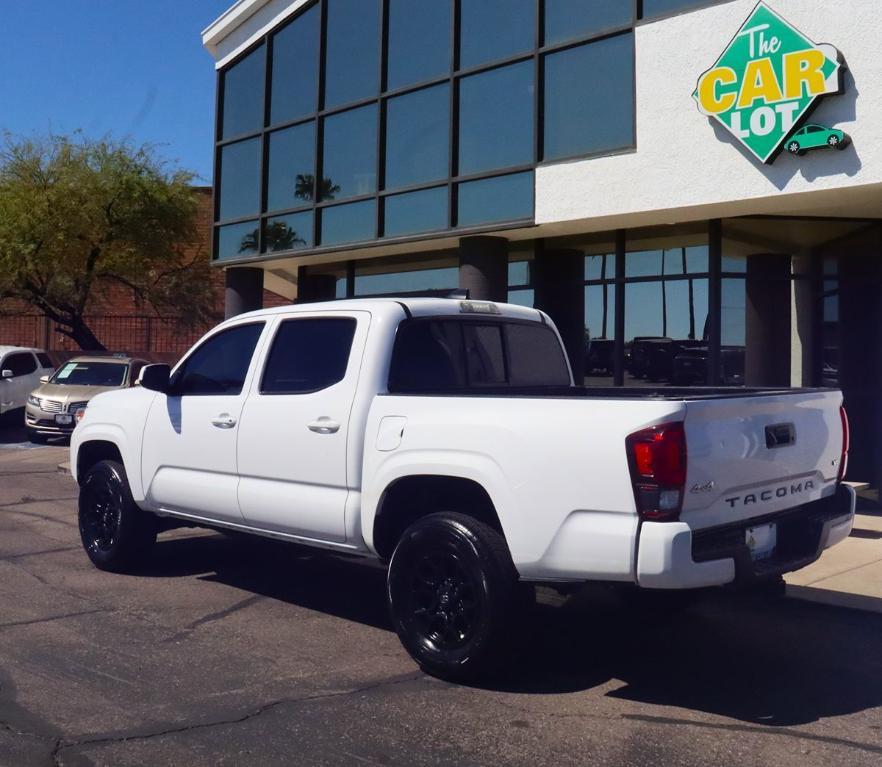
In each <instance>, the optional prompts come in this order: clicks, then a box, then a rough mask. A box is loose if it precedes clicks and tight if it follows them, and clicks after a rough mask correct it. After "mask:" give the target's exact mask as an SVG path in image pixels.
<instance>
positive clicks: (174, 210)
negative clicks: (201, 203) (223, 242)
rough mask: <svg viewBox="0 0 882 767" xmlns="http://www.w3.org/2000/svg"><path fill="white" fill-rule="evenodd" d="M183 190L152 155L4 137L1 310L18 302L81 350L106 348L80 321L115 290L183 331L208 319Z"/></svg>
mask: <svg viewBox="0 0 882 767" xmlns="http://www.w3.org/2000/svg"><path fill="white" fill-rule="evenodd" d="M192 181H193V175H192V174H191V173H188V172H186V171H182V170H175V169H171V170H170V169H169V168H168V167H167V166H166V164H165V163H164V162H163V161H162V160H160V159H159V158H158V157H157V156H156V153H155V151H154V149H153V148H152V147H150V146H143V147H133V146H131V145H130V144H128V143H124V142H115V141H111V140H107V139H101V140H92V139H88V138H85V137H83V136H80V135H74V136H73V137H65V136H50V137H48V138H46V139H42V140H35V139H15V138H13V137H11V136H9V135H6V136H4V141H3V144H2V147H0V309H2V308H3V304H4V303H5V304H7V305H9V304H10V302H25V303H26V304H29V305H30V306H32V307H34V308H36V309H37V310H38V311H39V312H41V313H42V314H44V315H45V316H46V317H48V318H49V319H50V320H51V321H52V322H54V323H55V325H56V327H57V329H58V331H59V332H61V333H63V334H64V335H66V336H69V337H70V338H71V339H73V340H74V341H75V342H76V343H77V344H78V345H79V346H80V348H81V349H84V350H101V349H103V348H104V347H103V345H102V344H101V342H100V341H99V340H98V338H96V336H95V334H94V332H93V331H92V329H90V328H89V326H88V319H87V318H88V315H89V314H90V313H93V314H94V313H95V312H96V311H100V310H101V308H102V300H103V298H104V296H105V295H106V293H107V291H108V289H109V288H110V286H112V285H121V286H124V287H125V288H128V289H129V290H131V291H132V293H133V295H134V296H135V298H136V300H138V301H139V302H142V303H143V304H144V305H146V306H148V307H150V308H151V309H152V310H153V311H154V312H155V313H156V315H157V316H164V317H174V318H177V319H179V321H180V323H181V324H182V326H187V325H195V324H199V323H203V322H205V321H207V320H209V319H211V318H212V316H211V315H212V308H213V297H212V288H211V281H210V278H209V274H208V270H209V268H210V267H209V264H208V254H207V253H206V252H205V249H204V248H200V247H195V248H194V247H193V246H194V245H198V233H197V227H196V217H197V199H196V195H195V193H194V191H193V189H192V186H191V182H192ZM188 247H189V253H190V255H189V256H185V254H184V250H185V248H188Z"/></svg>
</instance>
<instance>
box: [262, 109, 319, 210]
mask: <svg viewBox="0 0 882 767" xmlns="http://www.w3.org/2000/svg"><path fill="white" fill-rule="evenodd" d="M268 157H269V168H268V172H267V190H266V209H267V210H271V211H272V210H286V209H288V208H298V207H303V206H305V205H311V204H312V201H313V199H314V198H315V123H314V122H308V123H303V124H302V125H295V126H294V127H293V128H286V129H284V130H280V131H275V132H273V133H270V134H269V155H268Z"/></svg>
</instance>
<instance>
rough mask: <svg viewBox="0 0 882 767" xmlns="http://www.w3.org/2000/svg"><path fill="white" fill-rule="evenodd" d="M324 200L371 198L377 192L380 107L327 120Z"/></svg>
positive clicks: (361, 109) (323, 162)
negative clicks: (363, 196) (378, 119)
mask: <svg viewBox="0 0 882 767" xmlns="http://www.w3.org/2000/svg"><path fill="white" fill-rule="evenodd" d="M324 130H325V137H324V155H323V161H322V169H323V170H322V173H323V176H324V178H325V181H324V182H323V187H322V199H323V200H342V199H345V198H346V197H354V196H356V195H362V194H371V193H373V192H375V191H376V189H377V107H376V106H375V105H373V104H372V105H370V106H366V107H361V108H360V109H352V110H350V111H348V112H343V113H341V114H337V115H333V116H332V117H328V118H327V119H325V127H324Z"/></svg>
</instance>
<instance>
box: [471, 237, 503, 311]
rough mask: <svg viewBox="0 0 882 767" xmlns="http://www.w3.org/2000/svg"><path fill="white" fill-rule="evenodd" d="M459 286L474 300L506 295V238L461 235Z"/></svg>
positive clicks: (490, 299)
mask: <svg viewBox="0 0 882 767" xmlns="http://www.w3.org/2000/svg"><path fill="white" fill-rule="evenodd" d="M459 287H460V289H461V290H468V291H469V298H473V299H475V300H478V301H499V302H504V301H506V300H507V299H508V240H506V239H505V238H503V237H463V238H462V239H461V240H460V241H459Z"/></svg>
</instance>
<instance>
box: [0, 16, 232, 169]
mask: <svg viewBox="0 0 882 767" xmlns="http://www.w3.org/2000/svg"><path fill="white" fill-rule="evenodd" d="M232 4H233V0H0V25H2V26H0V28H2V33H0V131H4V130H5V131H10V132H12V133H13V134H17V135H28V136H29V135H34V134H36V135H40V134H46V133H48V132H50V131H52V132H55V133H68V132H71V131H74V130H76V129H82V130H83V132H84V133H86V134H87V135H89V136H94V137H100V136H104V135H107V134H110V135H112V136H114V137H115V138H130V139H132V140H133V141H135V142H137V143H145V142H149V143H153V144H157V145H159V147H158V151H159V153H160V154H161V156H163V157H164V158H166V159H168V160H171V161H176V162H177V163H178V164H179V165H180V166H181V167H184V168H187V169H189V170H192V171H194V172H196V173H197V174H199V176H200V177H201V178H202V182H201V183H210V181H211V165H212V163H211V153H212V141H213V133H214V131H213V119H214V117H213V115H214V62H213V60H212V58H211V56H209V54H208V52H207V51H206V50H205V49H204V48H203V47H202V41H201V38H200V32H201V31H202V30H203V29H204V28H205V27H206V26H208V24H209V23H210V22H212V21H213V20H214V19H215V18H217V17H218V16H220V14H221V13H223V12H224V10H226V9H227V8H228V7H229V6H230V5H232Z"/></svg>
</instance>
